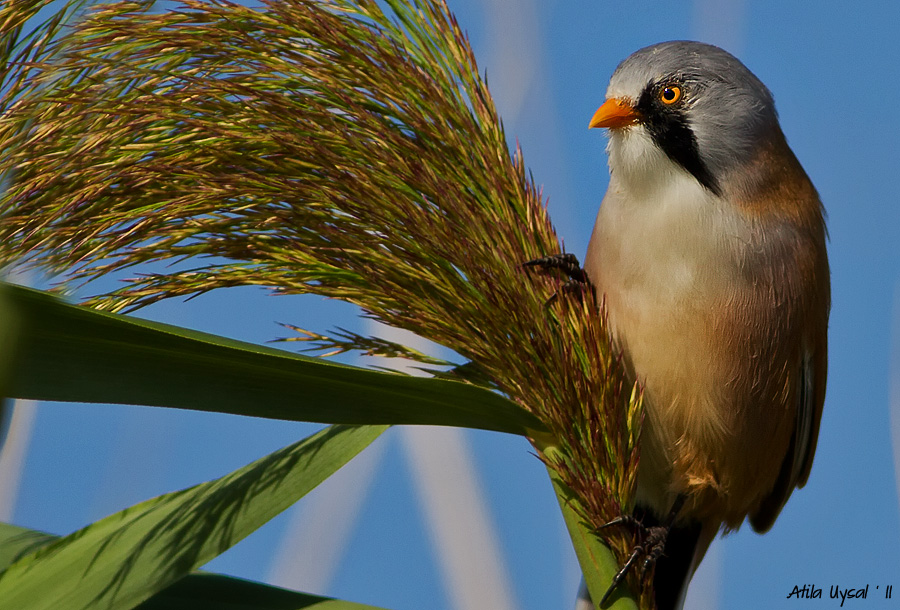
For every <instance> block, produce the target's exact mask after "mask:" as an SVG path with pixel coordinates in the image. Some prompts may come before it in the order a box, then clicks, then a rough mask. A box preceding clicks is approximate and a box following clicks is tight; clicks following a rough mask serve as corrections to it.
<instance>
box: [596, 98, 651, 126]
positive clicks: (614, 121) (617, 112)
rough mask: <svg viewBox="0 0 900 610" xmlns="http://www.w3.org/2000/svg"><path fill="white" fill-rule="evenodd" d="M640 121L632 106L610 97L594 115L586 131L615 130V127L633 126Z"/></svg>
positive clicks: (638, 114)
mask: <svg viewBox="0 0 900 610" xmlns="http://www.w3.org/2000/svg"><path fill="white" fill-rule="evenodd" d="M640 120H641V113H639V112H638V111H637V110H635V108H634V106H632V105H631V104H629V103H628V102H623V101H622V100H620V99H618V98H614V97H611V98H609V99H608V100H606V101H605V102H604V103H603V105H602V106H600V107H599V108H598V109H597V112H595V113H594V116H593V117H592V118H591V122H590V123H589V124H588V129H593V128H594V127H608V128H610V129H615V128H617V127H626V126H628V125H634V124H635V123H637V122H638V121H640Z"/></svg>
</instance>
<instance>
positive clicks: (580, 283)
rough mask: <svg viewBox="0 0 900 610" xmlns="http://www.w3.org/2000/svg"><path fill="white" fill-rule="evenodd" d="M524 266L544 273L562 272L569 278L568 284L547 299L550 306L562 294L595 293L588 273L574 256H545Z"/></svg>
mask: <svg viewBox="0 0 900 610" xmlns="http://www.w3.org/2000/svg"><path fill="white" fill-rule="evenodd" d="M522 266H523V267H527V268H533V269H537V270H539V271H543V272H547V271H551V270H556V271H561V272H562V273H563V274H564V275H565V276H566V277H567V278H568V279H567V280H566V282H565V283H564V284H563V285H562V286H560V288H559V289H558V290H557V291H556V292H555V293H553V295H552V296H551V297H550V298H549V299H547V304H548V305H549V304H550V303H552V302H553V301H555V300H556V299H557V298H558V297H559V295H560V293H563V294H566V293H573V294H581V293H583V292H584V291H585V290H590V291H591V292H592V293H593V292H594V285H593V284H592V283H591V280H590V279H589V278H588V276H587V273H585V271H584V269H583V268H582V267H581V263H579V262H578V257H576V256H575V255H574V254H570V253H568V252H563V253H560V254H553V255H551V256H544V257H541V258H536V259H534V260H530V261H527V262H525V263H522Z"/></svg>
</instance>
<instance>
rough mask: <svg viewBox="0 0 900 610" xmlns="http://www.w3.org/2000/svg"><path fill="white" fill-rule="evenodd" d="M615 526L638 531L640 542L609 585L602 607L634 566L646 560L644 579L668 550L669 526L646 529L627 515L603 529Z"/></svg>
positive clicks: (643, 565) (642, 569)
mask: <svg viewBox="0 0 900 610" xmlns="http://www.w3.org/2000/svg"><path fill="white" fill-rule="evenodd" d="M614 525H622V526H626V527H631V528H634V529H635V530H636V535H637V540H638V542H637V544H635V546H634V549H633V550H632V552H631V555H629V557H628V559H627V560H626V561H625V563H624V564H623V565H622V567H621V568H620V569H619V571H618V572H616V574H615V576H613V578H612V582H610V584H609V588H608V589H607V590H606V593H604V594H603V597H602V598H601V599H600V606H601V607H603V606H605V605H606V604H607V602H608V601H609V599H610V597H612V594H613V592H614V591H615V590H616V588H617V587H618V586H619V584H620V583H621V582H622V581H623V580H625V578H626V577H627V576H628V573H629V572H630V571H631V570H632V569H633V568H634V565H635V564H636V563H637V562H638V561H639V560H640V559H641V558H642V557H643V558H644V561H643V563H642V564H641V578H642V579H643V578H644V575H645V574H646V573H647V570H649V569H650V568H651V567H653V565H654V564H655V563H656V560H657V559H659V558H660V557H662V555H663V551H665V548H666V538H667V537H668V535H669V526H666V525H654V526H650V527H645V526H644V525H642V524H641V522H640V521H638V520H637V519H635V518H634V517H632V516H630V515H625V516H622V517H619V518H618V519H613V520H612V521H610V522H609V523H607V524H606V525H604V526H603V527H604V528H605V527H610V526H614Z"/></svg>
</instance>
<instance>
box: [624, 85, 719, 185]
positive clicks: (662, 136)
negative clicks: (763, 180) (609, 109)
mask: <svg viewBox="0 0 900 610" xmlns="http://www.w3.org/2000/svg"><path fill="white" fill-rule="evenodd" d="M656 90H657V88H656V87H652V86H651V87H648V88H647V89H645V90H644V92H643V94H641V99H640V100H639V101H638V104H637V110H639V111H640V113H641V115H642V116H643V117H644V119H643V121H642V122H643V124H644V126H645V128H646V129H647V131H648V132H649V133H650V136H651V137H652V138H653V141H654V142H656V145H657V146H659V147H660V148H661V149H662V151H663V152H665V153H666V155H667V156H668V157H669V158H670V159H672V161H674V162H675V163H677V164H678V165H680V166H681V167H683V168H684V169H686V170H687V171H688V172H690V174H691V175H692V176H694V178H696V179H697V181H698V182H699V183H700V184H702V185H703V186H705V187H706V188H707V189H709V190H710V191H711V192H712V193H713V194H715V195H721V194H722V189H721V187H720V186H719V182H718V180H716V178H715V176H713V175H712V173H711V172H710V171H709V168H707V167H706V164H705V163H703V160H702V159H701V158H700V149H699V147H698V146H697V138H696V136H695V135H694V131H693V130H692V129H691V126H690V122H689V121H688V118H687V116H686V114H685V112H684V111H683V110H682V109H680V108H669V107H666V106H663V105H662V104H660V103H659V102H657V101H656V100H657V95H656Z"/></svg>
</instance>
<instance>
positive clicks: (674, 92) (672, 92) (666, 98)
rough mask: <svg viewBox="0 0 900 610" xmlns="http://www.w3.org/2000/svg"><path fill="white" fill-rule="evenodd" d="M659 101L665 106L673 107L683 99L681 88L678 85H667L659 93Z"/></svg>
mask: <svg viewBox="0 0 900 610" xmlns="http://www.w3.org/2000/svg"><path fill="white" fill-rule="evenodd" d="M659 99H660V100H661V101H662V103H663V104H665V105H667V106H671V105H672V104H674V103H675V102H677V101H678V100H680V99H681V87H679V86H678V85H666V86H665V87H663V89H662V91H660V92H659Z"/></svg>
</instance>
